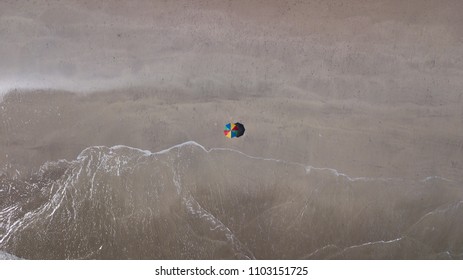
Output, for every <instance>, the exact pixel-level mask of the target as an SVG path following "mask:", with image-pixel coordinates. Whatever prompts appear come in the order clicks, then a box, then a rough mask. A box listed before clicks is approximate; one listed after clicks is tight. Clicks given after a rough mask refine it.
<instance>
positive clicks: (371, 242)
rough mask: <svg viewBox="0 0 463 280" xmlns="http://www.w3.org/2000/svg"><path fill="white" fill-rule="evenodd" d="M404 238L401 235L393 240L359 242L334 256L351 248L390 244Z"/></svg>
mask: <svg viewBox="0 0 463 280" xmlns="http://www.w3.org/2000/svg"><path fill="white" fill-rule="evenodd" d="M402 239H403V236H401V237H399V238H396V239H391V240H378V241H370V242H365V243H362V244H359V245H352V246H349V247H346V248H344V249H343V250H342V251H341V252H339V253H336V254H334V255H333V256H338V255H341V254H342V253H344V252H346V251H347V250H350V249H355V248H360V247H364V246H370V245H376V244H390V243H394V242H397V241H400V240H402Z"/></svg>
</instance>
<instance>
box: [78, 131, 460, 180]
mask: <svg viewBox="0 0 463 280" xmlns="http://www.w3.org/2000/svg"><path fill="white" fill-rule="evenodd" d="M189 145H192V146H196V147H199V148H200V149H202V150H203V151H205V152H206V153H210V152H213V151H228V152H233V153H238V154H240V155H243V156H245V157H247V158H250V159H255V160H264V161H273V162H278V163H284V164H289V165H295V166H300V167H302V168H304V169H305V171H306V172H307V173H310V171H311V170H318V171H328V172H330V173H331V174H333V175H335V176H337V177H342V178H345V179H346V180H348V181H350V182H355V181H405V180H404V179H401V178H388V177H386V178H383V177H376V178H375V177H351V176H349V175H347V174H345V173H342V172H339V171H338V170H336V169H334V168H329V167H314V166H311V165H305V164H302V163H299V162H293V161H286V160H282V159H275V158H265V157H259V156H252V155H248V154H246V153H244V152H242V151H239V150H236V149H231V148H210V149H207V148H206V147H204V146H203V145H201V144H199V143H197V142H196V141H192V140H190V141H186V142H183V143H180V144H177V145H174V146H172V147H170V148H167V149H164V150H161V151H158V152H151V151H149V150H142V149H138V148H134V147H129V146H125V145H115V146H113V147H111V148H110V149H111V150H117V149H121V148H123V149H130V150H135V151H138V152H141V153H143V154H144V155H146V156H151V155H161V154H166V153H168V152H170V151H172V150H174V149H179V148H182V147H185V146H189ZM94 147H96V148H106V147H105V146H94ZM87 149H88V148H87ZM85 150H86V149H85ZM85 150H84V151H85ZM431 179H440V180H444V181H447V182H452V183H456V181H453V180H450V179H447V178H444V177H440V176H428V177H426V178H425V179H423V180H421V182H426V181H428V180H431Z"/></svg>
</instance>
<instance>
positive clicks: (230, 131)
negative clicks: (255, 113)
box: [223, 122, 245, 138]
mask: <svg viewBox="0 0 463 280" xmlns="http://www.w3.org/2000/svg"><path fill="white" fill-rule="evenodd" d="M244 130H245V129H244V125H243V124H241V123H239V122H237V123H227V124H226V125H225V128H224V131H223V134H225V137H227V138H236V137H240V136H242V135H243V134H244Z"/></svg>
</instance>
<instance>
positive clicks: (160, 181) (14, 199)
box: [0, 141, 463, 259]
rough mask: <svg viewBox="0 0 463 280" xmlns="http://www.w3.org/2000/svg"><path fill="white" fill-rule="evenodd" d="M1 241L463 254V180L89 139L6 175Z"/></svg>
mask: <svg viewBox="0 0 463 280" xmlns="http://www.w3.org/2000/svg"><path fill="white" fill-rule="evenodd" d="M0 179H1V180H0V250H1V251H4V252H2V256H8V257H10V258H14V256H12V255H9V254H7V253H5V252H8V253H10V254H14V255H15V256H18V257H21V258H27V259H255V258H258V259H298V258H307V259H324V258H341V259H355V258H360V259H400V258H408V259H423V258H447V259H461V258H462V257H463V189H462V187H461V184H459V183H458V182H453V181H450V180H447V179H445V178H440V177H436V176H434V177H428V178H426V179H424V180H421V181H411V180H402V179H395V178H367V177H359V178H353V177H349V176H348V175H346V174H342V173H340V172H338V171H336V170H334V169H330V168H315V167H311V166H305V165H303V164H299V163H294V162H287V161H283V160H278V159H267V158H262V157H254V156H250V155H247V154H244V153H242V152H240V151H237V150H233V149H225V148H213V149H209V150H208V149H206V148H204V147H203V146H201V145H200V144H198V143H196V142H192V141H190V142H186V143H183V144H180V145H176V146H173V147H171V148H169V149H166V150H163V151H160V152H156V153H152V152H150V151H144V150H139V149H135V148H131V147H126V146H114V147H111V148H109V147H104V146H95V147H89V148H87V149H85V150H84V151H82V152H81V153H80V155H79V156H78V157H77V158H76V159H75V160H73V161H66V160H60V161H57V162H48V163H46V164H44V165H43V166H42V167H41V168H40V170H39V171H38V172H37V173H36V174H34V175H33V176H31V177H30V178H26V179H18V178H9V177H8V176H5V175H3V177H1V178H0Z"/></svg>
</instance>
